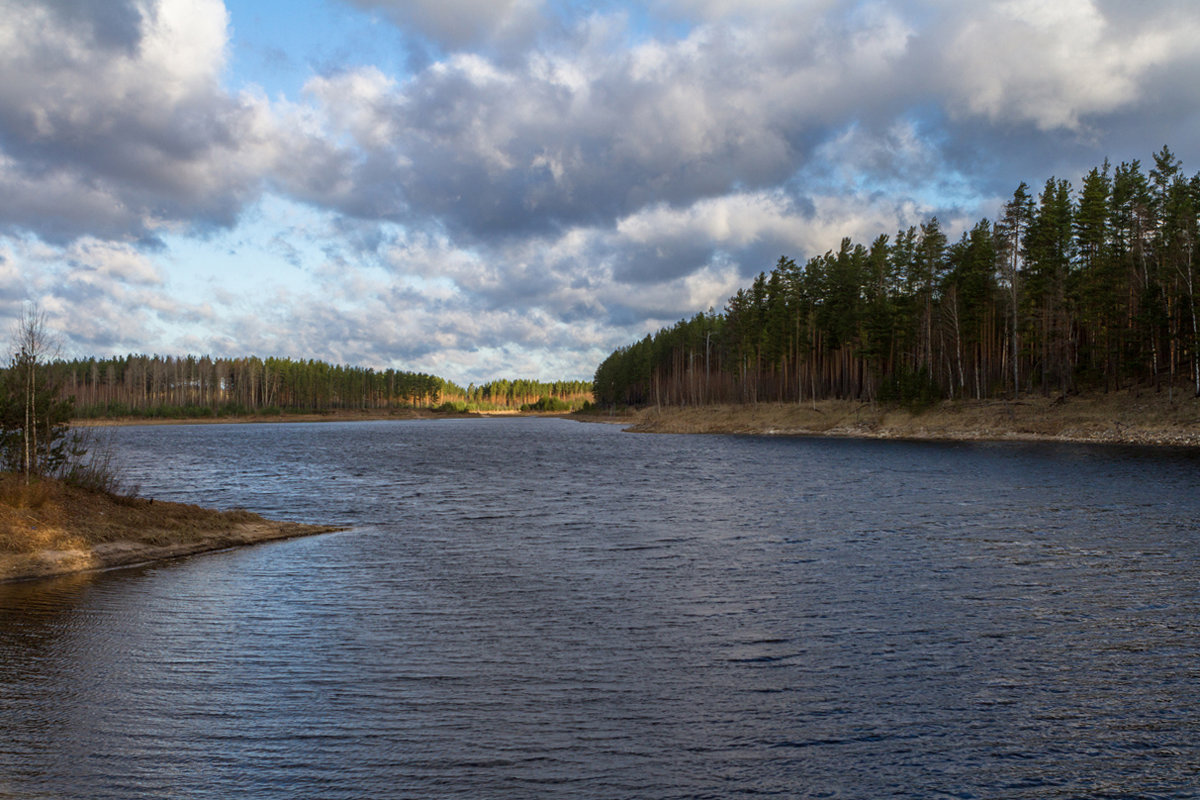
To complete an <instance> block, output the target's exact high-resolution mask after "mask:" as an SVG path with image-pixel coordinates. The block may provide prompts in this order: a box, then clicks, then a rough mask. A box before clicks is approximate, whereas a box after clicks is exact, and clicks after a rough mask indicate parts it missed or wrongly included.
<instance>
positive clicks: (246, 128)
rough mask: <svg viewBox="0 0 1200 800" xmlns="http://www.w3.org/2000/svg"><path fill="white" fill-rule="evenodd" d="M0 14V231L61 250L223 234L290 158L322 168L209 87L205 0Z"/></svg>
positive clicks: (215, 20)
mask: <svg viewBox="0 0 1200 800" xmlns="http://www.w3.org/2000/svg"><path fill="white" fill-rule="evenodd" d="M0 13H2V14H3V18H4V22H3V23H2V24H0V148H2V150H0V197H3V198H5V199H4V200H0V230H8V231H20V230H24V231H32V232H34V233H36V234H37V235H39V236H41V237H43V238H44V239H46V240H48V241H57V242H66V241H70V240H71V239H73V238H76V237H79V236H85V235H93V236H100V237H105V238H113V239H120V238H124V237H127V236H132V237H134V238H146V239H152V238H155V237H157V236H159V235H161V233H162V232H163V231H165V230H203V229H204V228H205V227H208V226H214V225H217V226H230V225H233V224H234V223H235V222H236V221H237V218H238V214H239V212H240V211H241V209H242V208H244V207H245V205H246V204H247V203H249V202H252V201H253V200H255V199H256V198H257V197H258V196H259V194H260V192H261V191H262V189H263V186H264V182H265V181H266V180H267V178H268V176H270V175H271V174H273V173H275V172H276V171H278V172H281V173H282V172H283V171H284V165H285V164H288V163H291V162H292V159H294V158H295V157H296V156H298V155H307V156H309V157H310V160H311V161H312V162H313V163H315V164H317V165H322V164H324V163H326V162H327V161H328V157H326V156H325V155H322V156H321V157H316V158H313V156H314V155H317V151H320V150H322V147H321V146H320V145H319V144H318V145H314V144H313V143H312V141H311V140H306V139H305V138H304V137H303V136H302V135H300V134H298V133H297V132H296V129H297V128H302V126H298V125H296V124H295V122H294V120H290V119H287V118H286V116H285V115H281V114H277V113H276V112H275V111H274V110H273V109H271V108H270V107H269V105H268V104H267V102H266V100H265V99H264V98H263V97H261V95H258V94H255V93H254V92H253V91H246V92H243V93H240V94H237V95H231V94H229V93H227V92H226V91H224V90H223V89H222V87H221V76H222V73H223V70H224V67H225V47H226V36H227V27H228V16H227V13H226V11H225V8H224V6H223V5H222V4H221V3H220V2H218V0H162V1H161V2H157V3H150V2H145V3H134V2H120V1H119V0H114V2H111V3H104V4H82V5H79V4H70V3H52V4H42V3H29V2H13V0H8V1H7V2H3V3H0ZM284 123H287V124H284ZM310 172H315V170H310ZM279 183H280V184H282V185H285V186H289V187H291V188H293V189H294V190H297V191H303V189H304V187H303V186H302V185H301V184H298V183H297V182H295V181H292V180H289V179H287V178H283V179H281V180H280V181H279ZM327 190H328V189H326V191H327Z"/></svg>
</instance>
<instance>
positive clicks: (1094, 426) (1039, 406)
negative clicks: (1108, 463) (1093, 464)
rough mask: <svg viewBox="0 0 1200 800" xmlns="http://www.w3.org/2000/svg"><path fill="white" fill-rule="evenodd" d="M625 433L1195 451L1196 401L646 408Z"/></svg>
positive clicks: (1199, 417)
mask: <svg viewBox="0 0 1200 800" xmlns="http://www.w3.org/2000/svg"><path fill="white" fill-rule="evenodd" d="M628 430H630V431H634V432H640V433H735V434H770V435H810V436H846V437H860V438H878V439H946V440H957V441H971V440H1000V441H1003V440H1017V441H1063V442H1104V443H1122V444H1141V445H1170V446H1187V447H1196V446H1200V401H1197V400H1194V399H1192V398H1191V397H1182V396H1180V395H1179V394H1176V395H1175V397H1173V398H1168V397H1167V396H1166V394H1165V393H1162V394H1154V393H1140V394H1137V393H1129V392H1121V393H1113V394H1108V395H1090V396H1082V397H1067V398H1043V397H1031V398H1022V399H1020V400H1018V401H1002V400H984V401H956V402H945V403H941V404H939V405H936V406H934V407H932V408H930V409H927V410H924V411H920V412H912V411H908V410H905V409H899V408H894V407H885V406H880V405H872V404H867V403H858V402H852V401H823V402H819V403H817V404H816V407H815V408H814V407H813V405H812V404H811V403H810V404H803V405H796V404H774V403H759V404H757V405H746V406H707V407H692V408H665V407H664V408H661V409H656V408H648V409H644V410H642V411H640V412H637V414H636V415H635V416H634V417H633V419H632V420H631V424H630V425H629V427H628Z"/></svg>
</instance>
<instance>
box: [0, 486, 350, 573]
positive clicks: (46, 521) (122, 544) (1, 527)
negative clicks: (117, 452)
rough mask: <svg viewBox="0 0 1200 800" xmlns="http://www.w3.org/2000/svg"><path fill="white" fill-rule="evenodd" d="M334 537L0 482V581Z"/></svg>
mask: <svg viewBox="0 0 1200 800" xmlns="http://www.w3.org/2000/svg"><path fill="white" fill-rule="evenodd" d="M330 530H336V529H335V528H331V527H328V526H314V525H301V524H298V523H290V522H273V521H270V520H266V519H264V518H262V517H261V516H259V515H258V514H253V513H251V512H249V511H245V510H241V509H235V510H231V511H214V510H212V509H207V508H201V507H200V506H194V505H187V504H184V503H164V502H158V501H155V500H149V499H145V498H137V497H124V496H119V495H112V494H107V493H104V492H96V491H90V490H86V489H81V488H79V487H76V486H70V485H67V484H65V483H63V482H61V481H55V480H49V479H42V480H37V481H34V482H32V483H30V484H29V485H25V482H24V480H23V479H21V478H19V477H18V476H15V475H11V474H3V475H0V581H5V580H15V579H20V578H26V577H35V576H41V575H52V574H61V573H65V572H73V571H78V570H81V569H95V568H101V567H109V566H116V565H120V564H129V563H138V562H142V561H149V560H154V559H159V558H170V557H175V556H179V555H187V554H190V553H197V552H203V551H206V550H215V549H221V548H224V547H231V546H234V545H240V544H249V543H252V542H256V541H265V540H268V539H279V538H287V537H290V536H299V535H303V534H308V533H318V532H323V531H330Z"/></svg>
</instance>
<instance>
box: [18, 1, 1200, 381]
mask: <svg viewBox="0 0 1200 800" xmlns="http://www.w3.org/2000/svg"><path fill="white" fill-rule="evenodd" d="M1198 74H1200V5H1197V4H1196V3H1195V2H1194V0H1158V1H1156V0H1145V1H1144V2H1138V3H1129V2H1127V1H1126V0H1056V1H1055V2H1053V3H1048V2H1043V0H972V2H962V0H875V1H873V2H856V1H852V0H808V1H806V2H781V1H780V0H736V2H734V1H733V0H652V1H651V2H647V3H642V4H630V3H625V2H620V1H619V0H601V1H600V2H593V3H585V2H562V3H551V2H546V1H544V0H407V1H405V2H402V1H401V0H287V1H286V2H274V1H264V0H253V1H252V0H229V2H225V3H222V2H220V0H105V1H104V2H83V3H80V2H75V1H74V0H0V330H8V329H10V328H11V327H12V325H13V324H14V322H15V320H16V319H17V318H18V316H19V314H20V313H21V311H22V309H23V308H27V307H29V305H30V304H34V305H36V307H37V308H38V309H40V311H41V312H43V313H44V314H45V317H46V322H47V325H48V327H49V328H50V329H51V330H53V331H54V332H55V333H56V334H57V335H58V337H59V340H60V343H61V354H62V355H63V356H64V357H67V358H74V357H88V356H98V357H101V356H108V355H120V354H125V353H147V354H155V353H156V354H162V355H183V354H188V353H191V354H195V355H204V354H208V355H212V356H229V357H237V356H244V355H258V356H262V357H266V356H279V357H290V358H303V359H308V358H316V359H321V360H325V361H330V362H334V363H345V364H353V365H358V366H367V367H374V368H377V369H385V368H396V369H403V370H410V371H420V372H429V373H433V374H436V375H439V376H441V377H444V378H448V379H450V380H453V381H456V382H458V383H460V384H462V385H464V386H465V385H467V384H468V383H471V382H474V383H481V382H484V381H488V380H492V379H495V378H501V377H509V378H513V377H526V378H535V379H542V380H557V379H590V378H591V376H592V374H593V372H594V370H595V367H596V365H597V364H598V363H599V362H600V361H601V360H602V359H603V358H604V357H605V356H607V355H608V353H610V352H611V351H612V350H613V349H615V348H617V347H620V346H622V345H625V344H628V343H630V342H632V341H635V340H637V339H640V338H642V337H644V336H645V335H646V334H647V333H650V332H653V331H655V330H657V329H658V328H660V327H662V326H664V325H670V324H673V323H674V322H675V321H677V320H679V319H681V318H683V317H691V316H693V315H694V314H696V313H697V312H700V311H705V310H707V309H709V308H714V309H716V310H718V311H719V310H721V309H722V308H723V306H724V304H725V302H726V301H727V300H728V298H729V297H730V296H731V295H732V294H734V293H735V292H736V291H737V289H738V288H739V287H742V286H745V285H747V284H748V283H749V282H750V281H751V280H752V278H753V276H754V275H756V274H758V273H759V272H760V271H764V270H767V271H769V270H770V269H771V267H772V266H773V265H774V264H775V262H776V261H777V260H778V258H779V257H780V256H783V255H786V256H788V257H791V258H794V259H796V260H797V261H799V262H803V261H804V260H807V259H808V258H809V257H811V256H814V255H819V254H821V253H823V252H825V251H827V250H830V249H836V248H837V247H838V244H839V242H840V241H841V239H842V237H845V236H849V237H852V238H854V239H855V240H856V241H862V242H864V243H869V242H870V241H871V240H872V239H874V238H875V237H876V236H877V235H879V234H881V233H887V234H894V233H895V232H896V231H897V230H899V229H901V228H907V227H909V226H912V225H919V224H920V223H922V222H924V221H926V220H928V219H929V218H930V217H932V216H936V217H937V218H938V219H939V221H940V222H941V223H942V225H943V228H944V229H946V230H947V231H948V232H949V233H950V234H951V236H952V238H953V237H955V236H957V234H958V233H959V232H961V231H962V230H964V229H967V228H969V227H970V226H971V225H973V224H974V223H975V222H976V221H978V220H979V219H981V218H984V217H989V218H995V217H996V216H997V215H998V212H999V209H1000V207H1001V205H1002V204H1003V202H1004V201H1005V200H1006V199H1007V198H1009V197H1011V195H1012V192H1013V190H1014V189H1015V188H1016V186H1017V184H1018V183H1019V182H1021V181H1026V182H1028V183H1029V184H1030V185H1031V186H1033V187H1034V188H1035V189H1038V188H1040V186H1041V185H1042V184H1043V183H1044V182H1045V181H1046V179H1048V178H1050V177H1052V176H1053V177H1059V178H1067V179H1069V180H1071V181H1072V182H1073V184H1074V185H1075V186H1079V183H1080V178H1081V177H1082V176H1083V175H1084V174H1085V173H1086V172H1087V171H1088V170H1090V169H1091V168H1092V167H1095V166H1098V165H1100V164H1101V163H1102V162H1103V160H1104V159H1105V158H1108V159H1110V160H1111V161H1112V162H1113V163H1120V162H1123V161H1131V160H1133V159H1140V160H1141V161H1142V162H1143V164H1149V165H1152V154H1153V153H1154V152H1156V151H1158V150H1159V149H1160V148H1161V147H1162V146H1163V145H1164V144H1165V145H1169V146H1170V147H1171V149H1172V150H1173V151H1174V152H1175V154H1176V155H1177V156H1178V157H1179V158H1180V159H1181V160H1182V162H1183V167H1184V170H1185V171H1186V172H1188V173H1189V174H1190V173H1193V172H1195V171H1197V170H1200V135H1198V134H1200V81H1197V80H1196V75H1198Z"/></svg>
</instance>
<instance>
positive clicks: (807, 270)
mask: <svg viewBox="0 0 1200 800" xmlns="http://www.w3.org/2000/svg"><path fill="white" fill-rule="evenodd" d="M1153 161H1154V166H1153V168H1151V169H1149V170H1148V171H1146V170H1144V169H1143V167H1142V164H1141V162H1140V161H1137V160H1134V161H1132V162H1127V163H1122V164H1120V165H1119V166H1117V167H1116V168H1115V169H1114V168H1113V167H1112V166H1111V164H1110V163H1109V162H1108V161H1105V162H1104V164H1103V165H1101V166H1099V167H1096V168H1094V169H1092V170H1091V171H1090V172H1088V173H1087V175H1086V176H1085V177H1084V178H1083V181H1082V186H1081V187H1080V188H1079V189H1078V190H1075V189H1074V188H1073V187H1072V186H1071V184H1070V182H1069V181H1067V180H1063V179H1058V178H1050V179H1049V180H1047V181H1046V182H1045V184H1044V185H1043V187H1042V189H1041V191H1040V192H1039V193H1037V194H1036V196H1035V195H1034V193H1033V192H1032V191H1031V190H1030V188H1029V186H1028V185H1027V184H1025V183H1024V182H1022V183H1020V185H1019V186H1018V187H1017V189H1016V190H1015V191H1014V192H1013V195H1012V198H1011V199H1010V200H1009V201H1008V202H1007V203H1006V204H1005V205H1004V207H1003V209H1002V213H1001V216H1000V219H998V220H996V221H991V220H988V219H982V220H980V221H979V222H978V223H976V224H975V225H974V226H973V227H972V228H970V229H969V230H967V231H965V232H963V234H962V235H961V237H960V238H958V239H957V240H956V241H953V242H951V241H949V240H948V238H947V236H946V234H945V232H944V231H943V230H942V227H941V224H940V223H939V222H938V220H937V218H936V217H935V218H931V219H929V220H928V221H927V222H925V223H923V224H921V225H920V226H914V227H910V228H908V229H905V230H901V231H899V232H898V233H897V234H896V235H895V236H894V237H889V236H887V235H880V236H878V237H877V238H876V239H875V240H874V241H872V242H871V243H870V244H869V245H864V244H861V243H855V242H853V241H851V240H850V239H849V238H846V239H843V240H842V242H841V245H840V246H839V247H838V249H837V250H836V251H834V250H831V251H828V252H826V253H824V254H822V255H820V256H815V257H813V258H810V259H809V260H808V261H807V262H806V263H805V264H804V265H803V266H801V265H798V264H797V263H796V262H795V261H793V260H792V259H790V258H787V257H781V258H780V259H779V261H778V262H777V263H776V264H775V266H774V267H773V268H772V269H771V270H770V272H769V273H768V272H762V273H760V274H759V275H758V276H757V278H755V280H754V281H753V283H752V285H751V286H749V287H748V288H744V289H740V290H739V291H738V292H737V293H736V294H735V295H734V296H733V297H731V298H730V299H729V301H728V303H727V304H726V306H725V308H724V310H723V312H720V313H718V312H715V311H713V310H712V309H710V310H709V312H708V313H706V314H697V315H696V316H694V317H693V318H691V319H685V320H681V321H680V322H679V323H677V324H676V325H674V326H673V327H670V328H663V329H662V330H660V331H658V332H657V333H655V334H652V335H647V336H646V337H645V338H644V339H642V340H641V341H639V342H635V343H633V344H631V345H629V346H626V347H623V348H620V349H618V350H617V351H615V352H614V353H612V354H611V355H610V356H609V357H608V358H607V359H605V360H604V361H603V362H602V363H601V364H600V365H599V367H598V368H597V370H596V374H595V379H594V390H595V396H596V401H597V403H598V404H601V405H607V406H611V405H646V404H653V403H660V404H676V405H694V404H705V403H717V402H721V403H730V402H733V403H738V402H758V401H780V402H805V401H808V400H817V399H825V398H842V399H859V400H864V401H874V400H882V401H896V402H902V403H906V404H915V403H927V402H932V401H934V400H937V399H942V398H944V399H960V398H977V399H982V398H994V397H1016V396H1018V395H1020V394H1028V393H1034V392H1037V393H1041V394H1043V395H1049V394H1052V393H1055V394H1065V393H1069V392H1074V391H1080V390H1102V391H1112V390H1117V389H1121V388H1126V387H1130V386H1133V385H1146V386H1152V387H1153V388H1154V389H1156V390H1161V389H1164V388H1165V390H1166V391H1168V392H1171V393H1174V392H1176V391H1178V390H1181V389H1182V388H1183V387H1185V386H1186V388H1187V390H1188V391H1189V392H1190V394H1191V395H1192V396H1197V397H1200V325H1198V320H1197V297H1196V290H1197V283H1198V281H1200V275H1198V274H1197V267H1196V264H1195V258H1194V253H1195V248H1196V241H1197V236H1198V212H1200V173H1198V174H1197V175H1194V176H1191V177H1188V176H1187V175H1185V174H1184V172H1183V170H1182V164H1181V163H1180V161H1179V160H1178V159H1177V158H1176V157H1175V156H1174V154H1173V153H1172V152H1171V151H1170V149H1169V148H1168V147H1166V146H1164V147H1163V148H1162V150H1160V151H1159V152H1158V153H1155V154H1154V156H1153Z"/></svg>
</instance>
